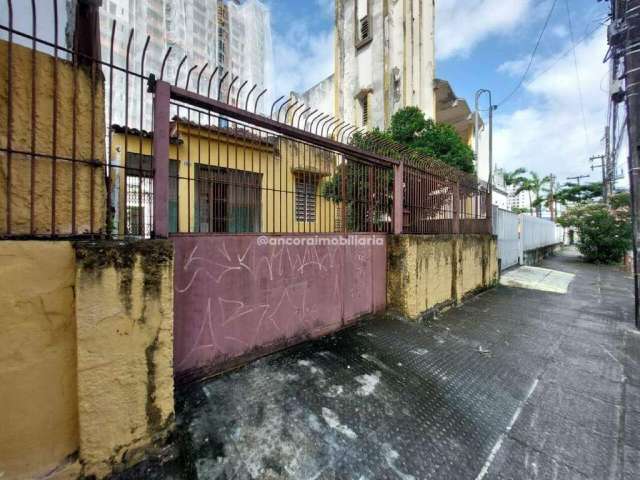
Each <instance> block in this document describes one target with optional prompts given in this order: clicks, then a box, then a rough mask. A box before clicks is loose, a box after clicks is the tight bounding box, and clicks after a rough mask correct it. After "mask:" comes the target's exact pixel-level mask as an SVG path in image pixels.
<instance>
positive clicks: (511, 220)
mask: <svg viewBox="0 0 640 480" xmlns="http://www.w3.org/2000/svg"><path fill="white" fill-rule="evenodd" d="M492 220H493V233H494V234H495V235H496V236H497V237H498V259H499V260H500V268H502V269H503V270H504V269H507V268H509V267H512V266H514V265H519V264H520V265H536V264H538V263H540V261H541V260H542V259H543V258H545V257H546V256H548V255H550V254H552V253H553V252H554V250H555V249H556V248H557V247H558V246H559V245H561V244H562V243H563V240H564V230H563V229H562V227H560V226H559V225H557V224H556V223H554V222H552V221H550V220H546V219H543V218H537V217H532V216H531V215H524V214H516V213H512V212H509V211H506V210H502V209H500V208H497V207H495V206H494V207H493V217H492Z"/></svg>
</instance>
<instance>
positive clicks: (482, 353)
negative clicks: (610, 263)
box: [122, 253, 640, 480]
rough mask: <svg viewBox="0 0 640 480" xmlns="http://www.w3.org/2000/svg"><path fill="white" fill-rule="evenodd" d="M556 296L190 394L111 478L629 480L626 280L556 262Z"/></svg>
mask: <svg viewBox="0 0 640 480" xmlns="http://www.w3.org/2000/svg"><path fill="white" fill-rule="evenodd" d="M543 267H545V268H549V269H553V270H559V271H563V272H567V273H573V274H575V278H574V280H573V281H572V283H571V284H570V286H569V290H568V293H567V294H566V295H562V294H558V293H549V292H542V291H536V290H528V289H522V288H512V287H504V286H500V287H497V288H495V289H493V290H491V291H488V292H486V293H484V294H482V295H480V296H479V297H476V298H474V299H472V300H471V301H469V302H468V303H466V304H465V305H464V306H462V307H460V308H456V309H453V310H451V311H449V312H448V313H447V314H445V315H443V316H442V317H441V318H439V319H438V320H436V321H434V322H431V323H430V324H429V325H426V326H417V325H414V324H409V323H406V322H404V321H402V320H399V319H393V318H389V317H385V318H378V319H374V320H371V321H368V322H365V323H362V324H361V325H359V326H358V327H355V328H352V329H349V330H346V331H344V332H342V333H340V334H338V335H336V336H333V337H330V338H327V339H324V340H322V341H318V342H314V343H308V344H305V345H302V346H300V347H297V348H295V349H292V350H289V351H286V352H283V353H280V354H277V355H273V356H270V357H268V358H265V359H262V360H260V361H258V362H255V363H253V364H251V365H249V366H248V367H246V368H244V369H242V370H239V371H237V372H234V373H231V374H228V375H225V376H222V377H220V378H217V379H214V380H211V381H209V382H208V383H206V384H202V385H198V386H195V387H193V388H192V389H191V390H190V391H189V392H187V393H186V394H185V395H184V398H183V399H182V402H181V405H179V407H180V408H179V412H180V413H179V418H178V422H179V434H178V439H179V447H180V449H179V450H180V454H179V455H178V458H175V459H173V460H169V461H167V462H166V463H164V464H158V463H154V462H148V463H146V464H143V465H141V466H140V467H139V468H137V469H136V470H135V471H132V472H128V473H127V474H125V475H123V476H122V478H140V476H145V477H146V478H167V479H169V478H172V479H173V478H201V479H205V478H206V479H212V478H225V479H230V478H236V479H253V478H255V479H258V478H259V479H285V478H286V479H354V480H358V479H371V480H372V479H379V478H390V479H393V478H398V479H402V480H411V479H476V478H486V479H525V478H559V479H587V478H591V479H609V478H611V479H625V480H631V479H636V478H640V364H639V361H640V334H638V333H636V331H635V330H634V328H633V324H632V309H633V295H632V283H631V279H630V277H629V276H625V274H623V273H621V272H620V271H618V270H616V269H615V268H613V267H603V266H594V265H588V264H584V263H582V262H581V261H580V260H579V259H578V258H577V257H576V256H575V255H572V254H570V253H569V254H564V255H562V256H559V257H556V258H554V259H551V260H549V261H547V262H546V263H545V264H544V265H543Z"/></svg>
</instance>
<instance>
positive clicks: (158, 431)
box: [76, 240, 173, 476]
mask: <svg viewBox="0 0 640 480" xmlns="http://www.w3.org/2000/svg"><path fill="white" fill-rule="evenodd" d="M77 251H78V267H77V282H76V316H77V319H78V320H77V323H78V325H77V330H78V342H77V343H78V405H79V424H80V457H81V458H82V460H83V462H84V463H85V464H86V465H85V470H84V474H85V475H92V474H94V475H97V476H103V475H106V474H108V473H109V472H110V471H111V469H112V466H113V465H114V464H119V463H130V462H131V461H133V460H136V459H139V458H138V457H139V455H140V454H141V453H142V452H143V449H144V447H146V446H148V445H149V444H152V443H154V442H155V441H157V440H158V437H162V436H163V435H164V434H165V433H166V431H167V429H168V428H169V427H170V425H171V422H172V421H173V366H172V362H173V263H172V246H171V244H170V243H169V242H166V241H149V240H147V241H143V242H138V243H134V244H131V245H126V244H125V245H124V246H122V245H118V244H116V243H102V244H98V245H95V244H87V245H80V246H78V247H77Z"/></svg>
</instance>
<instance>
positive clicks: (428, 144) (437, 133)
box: [383, 107, 475, 173]
mask: <svg viewBox="0 0 640 480" xmlns="http://www.w3.org/2000/svg"><path fill="white" fill-rule="evenodd" d="M383 135H385V136H387V137H388V138H391V139H392V140H394V141H396V142H398V143H401V144H403V145H406V146H408V147H411V148H413V149H415V150H417V151H419V152H421V153H424V154H425V155H428V156H430V157H433V158H437V159H438V160H441V161H443V162H445V163H447V164H449V165H451V166H453V167H455V168H457V169H459V170H462V171H463V172H467V173H474V171H475V167H474V162H473V160H474V154H473V150H472V149H471V147H470V146H469V145H467V144H465V143H464V142H463V141H462V139H461V138H460V136H459V135H458V134H457V133H456V131H455V129H454V128H453V127H452V126H451V125H446V124H443V123H435V122H434V121H433V120H431V119H428V120H427V119H426V118H425V117H424V113H422V111H421V110H420V109H419V108H417V107H406V108H403V109H402V110H398V112H396V113H395V114H394V115H393V117H392V118H391V127H390V128H389V130H388V131H386V132H384V133H383Z"/></svg>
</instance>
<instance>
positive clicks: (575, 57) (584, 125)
mask: <svg viewBox="0 0 640 480" xmlns="http://www.w3.org/2000/svg"><path fill="white" fill-rule="evenodd" d="M564 4H565V6H566V7H567V21H568V24H569V35H570V36H571V45H572V47H573V48H572V51H573V66H574V68H575V71H576V86H577V88H578V99H579V100H580V113H581V114H582V128H583V129H584V140H585V143H584V148H585V151H586V150H587V145H589V133H588V132H587V116H586V115H585V114H584V100H583V98H582V85H581V82H580V72H579V70H578V55H577V54H576V40H575V37H574V35H573V22H572V21H571V9H570V7H569V0H564Z"/></svg>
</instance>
